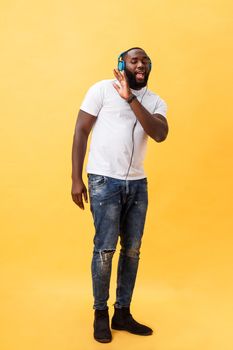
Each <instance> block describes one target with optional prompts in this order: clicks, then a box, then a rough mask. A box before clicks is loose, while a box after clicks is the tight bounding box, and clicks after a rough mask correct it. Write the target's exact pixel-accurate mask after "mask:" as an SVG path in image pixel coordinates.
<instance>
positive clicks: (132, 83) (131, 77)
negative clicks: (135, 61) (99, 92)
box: [125, 68, 150, 90]
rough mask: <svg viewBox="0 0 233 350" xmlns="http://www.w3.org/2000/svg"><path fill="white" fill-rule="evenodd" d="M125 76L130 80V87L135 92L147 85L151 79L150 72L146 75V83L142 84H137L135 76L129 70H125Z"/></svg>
mask: <svg viewBox="0 0 233 350" xmlns="http://www.w3.org/2000/svg"><path fill="white" fill-rule="evenodd" d="M125 74H126V76H127V78H128V82H129V87H130V88H131V89H133V90H139V89H141V88H143V87H144V86H146V85H147V80H148V78H149V74H150V72H149V73H145V78H144V81H142V82H141V83H139V82H137V80H136V77H135V74H133V73H131V72H130V71H129V70H128V69H127V68H125Z"/></svg>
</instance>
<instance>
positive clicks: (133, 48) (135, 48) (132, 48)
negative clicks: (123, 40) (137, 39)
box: [121, 47, 145, 59]
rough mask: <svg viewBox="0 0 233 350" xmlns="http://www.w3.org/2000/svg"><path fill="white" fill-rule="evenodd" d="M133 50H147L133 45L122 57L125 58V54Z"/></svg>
mask: <svg viewBox="0 0 233 350" xmlns="http://www.w3.org/2000/svg"><path fill="white" fill-rule="evenodd" d="M131 50H142V51H144V52H145V50H143V49H142V48H141V47H131V48H130V49H128V50H126V51H124V52H122V54H121V57H122V58H123V59H124V58H125V56H126V55H127V53H128V52H129V51H131Z"/></svg>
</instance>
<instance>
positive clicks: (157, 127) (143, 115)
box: [130, 98, 168, 142]
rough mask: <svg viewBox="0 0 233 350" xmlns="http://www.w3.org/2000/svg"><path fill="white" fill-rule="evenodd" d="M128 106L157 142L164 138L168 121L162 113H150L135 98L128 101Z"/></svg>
mask: <svg viewBox="0 0 233 350" xmlns="http://www.w3.org/2000/svg"><path fill="white" fill-rule="evenodd" d="M130 107H131V109H132V111H133V112H134V114H135V116H136V117H137V119H138V121H139V122H140V124H141V126H142V127H143V129H144V131H145V133H146V134H147V135H149V136H150V137H151V138H152V139H154V140H155V141H157V142H161V141H164V140H165V139H166V137H167V134H168V123H167V120H166V118H165V117H164V116H163V115H161V114H158V113H156V114H151V113H150V112H148V110H147V109H146V108H144V107H143V105H142V104H141V103H140V102H139V101H138V100H137V99H136V98H135V99H134V100H133V101H132V102H131V103H130Z"/></svg>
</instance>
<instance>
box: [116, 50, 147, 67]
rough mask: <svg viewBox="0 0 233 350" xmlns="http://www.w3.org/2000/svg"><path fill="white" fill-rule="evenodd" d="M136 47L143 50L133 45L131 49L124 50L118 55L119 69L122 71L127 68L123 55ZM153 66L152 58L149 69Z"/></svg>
mask: <svg viewBox="0 0 233 350" xmlns="http://www.w3.org/2000/svg"><path fill="white" fill-rule="evenodd" d="M134 49H140V50H142V49H141V48H140V47H132V48H131V49H128V50H126V51H123V52H122V53H121V54H120V55H119V56H118V64H117V68H118V70H119V71H122V70H125V67H126V65H125V61H124V60H123V56H124V55H125V54H126V53H127V52H129V51H131V50H134ZM151 68H152V63H151V60H150V63H149V71H151Z"/></svg>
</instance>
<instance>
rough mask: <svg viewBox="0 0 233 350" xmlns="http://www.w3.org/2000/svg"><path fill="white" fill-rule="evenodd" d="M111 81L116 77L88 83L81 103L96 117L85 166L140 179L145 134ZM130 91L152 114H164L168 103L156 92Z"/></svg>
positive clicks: (114, 175) (142, 174) (142, 176)
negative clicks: (88, 86)
mask: <svg viewBox="0 0 233 350" xmlns="http://www.w3.org/2000/svg"><path fill="white" fill-rule="evenodd" d="M113 82H115V83H117V80H115V79H110V80H102V81H100V82H98V83H96V84H94V85H93V86H91V87H90V89H89V90H88V92H87V93H86V96H85V97H84V100H83V102H82V104H81V107H80V109H81V110H82V111H84V112H86V113H89V114H91V115H92V116H93V118H95V117H96V122H95V124H94V126H93V130H92V136H91V143H90V149H89V155H88V162H87V168H86V170H87V173H90V174H97V175H104V176H110V177H113V178H116V179H122V180H125V179H127V180H138V179H142V178H145V177H146V175H145V172H144V168H143V161H144V157H145V152H146V145H147V138H148V136H147V134H146V133H145V131H144V130H143V128H142V126H141V124H140V123H139V121H138V120H137V118H136V116H135V114H134V113H133V111H132V109H131V108H130V105H129V104H128V102H127V101H125V100H124V99H123V98H121V97H120V95H119V94H118V92H117V91H116V89H115V88H114V87H113ZM131 91H132V93H133V94H134V95H136V96H137V99H138V101H139V102H140V103H141V104H142V105H143V106H144V107H145V108H146V109H147V110H148V111H149V112H150V113H151V114H155V113H159V114H161V115H163V116H164V117H166V111H167V105H166V103H165V102H164V100H162V99H161V98H160V97H159V96H158V95H156V94H155V93H153V92H151V91H149V90H148V89H147V87H144V88H142V89H140V90H133V89H131Z"/></svg>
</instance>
